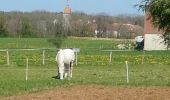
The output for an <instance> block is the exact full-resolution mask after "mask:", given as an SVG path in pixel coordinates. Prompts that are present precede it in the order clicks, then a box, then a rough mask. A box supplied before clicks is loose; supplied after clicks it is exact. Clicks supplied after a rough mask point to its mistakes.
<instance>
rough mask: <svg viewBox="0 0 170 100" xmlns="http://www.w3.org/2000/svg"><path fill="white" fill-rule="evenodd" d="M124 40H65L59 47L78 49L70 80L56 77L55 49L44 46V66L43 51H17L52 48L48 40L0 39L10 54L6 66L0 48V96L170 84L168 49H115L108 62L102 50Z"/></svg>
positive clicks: (2, 47) (4, 54)
mask: <svg viewBox="0 0 170 100" xmlns="http://www.w3.org/2000/svg"><path fill="white" fill-rule="evenodd" d="M125 42H126V41H120V40H119V41H117V40H92V39H86V38H68V39H66V40H65V41H63V44H62V48H80V52H79V53H78V59H77V60H78V63H77V64H78V65H77V66H75V67H74V70H73V78H72V79H71V80H70V81H68V80H63V81H60V80H58V79H55V76H56V62H55V55H56V50H55V49H46V51H45V65H43V64H42V52H43V51H42V50H36V51H19V50H17V49H20V48H55V47H54V46H53V45H52V44H51V43H49V42H48V39H46V38H0V49H9V55H10V58H9V61H10V64H9V65H7V61H6V59H7V55H6V52H5V51H0V71H1V73H0V97H1V96H10V95H16V94H22V93H26V92H36V91H41V90H44V89H52V88H59V87H68V86H73V85H107V86H115V87H170V77H169V76H170V51H150V52H149V51H145V52H142V51H126V52H124V51H116V52H113V53H112V60H111V61H112V62H111V63H109V59H110V56H109V55H110V52H104V51H102V50H113V49H117V48H116V45H117V44H119V43H125ZM127 43H131V42H130V41H127ZM132 44H133V43H132ZM11 49H12V50H11ZM143 54H144V56H143ZM26 58H28V59H29V70H28V80H27V81H26V80H25V67H26ZM143 58H144V59H143ZM142 60H143V64H141V63H142ZM125 61H128V65H129V83H128V84H127V83H126V69H125Z"/></svg>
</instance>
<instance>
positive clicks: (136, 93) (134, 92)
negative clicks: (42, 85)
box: [2, 86, 170, 100]
mask: <svg viewBox="0 0 170 100" xmlns="http://www.w3.org/2000/svg"><path fill="white" fill-rule="evenodd" d="M2 100H170V88H116V87H103V86H73V87H69V88H60V89H55V90H47V91H42V92H38V93H30V94H25V95H20V96H12V97H6V98H3V99H2Z"/></svg>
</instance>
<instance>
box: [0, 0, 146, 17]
mask: <svg viewBox="0 0 170 100" xmlns="http://www.w3.org/2000/svg"><path fill="white" fill-rule="evenodd" d="M140 1H142V0H69V5H70V7H71V8H72V11H82V12H85V13H88V14H97V13H101V12H102V13H103V12H104V13H107V14H109V15H118V14H140V15H142V14H143V12H142V11H138V10H137V8H135V7H134V6H133V5H135V4H137V3H139V2H140ZM0 2H1V3H0V11H35V10H47V11H51V12H62V11H63V9H64V7H65V6H66V5H67V0H0Z"/></svg>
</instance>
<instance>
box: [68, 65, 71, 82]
mask: <svg viewBox="0 0 170 100" xmlns="http://www.w3.org/2000/svg"><path fill="white" fill-rule="evenodd" d="M70 70H71V69H70V63H69V64H68V80H70V74H71V73H70Z"/></svg>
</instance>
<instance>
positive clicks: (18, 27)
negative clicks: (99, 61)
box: [0, 11, 144, 38]
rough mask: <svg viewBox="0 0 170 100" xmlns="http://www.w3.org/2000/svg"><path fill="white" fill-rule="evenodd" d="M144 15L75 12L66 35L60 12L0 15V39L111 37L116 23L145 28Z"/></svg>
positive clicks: (4, 13) (6, 13) (18, 12)
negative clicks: (110, 33)
mask: <svg viewBox="0 0 170 100" xmlns="http://www.w3.org/2000/svg"><path fill="white" fill-rule="evenodd" d="M143 20H144V16H142V15H123V14H122V15H117V16H109V15H107V14H105V13H100V14H96V15H89V14H86V13H83V12H73V13H72V14H71V15H70V20H69V24H70V28H69V29H68V30H67V31H65V28H64V27H63V26H64V25H63V23H64V18H63V13H61V12H59V13H58V12H48V11H33V12H20V11H11V12H3V11H0V37H43V38H46V37H55V36H59V35H58V34H64V35H66V36H77V37H94V36H95V35H96V33H95V31H96V30H97V31H98V34H97V35H96V37H108V35H107V34H108V33H109V32H111V31H113V30H112V26H113V24H114V23H118V24H132V25H138V26H140V27H143V25H144V21H143Z"/></svg>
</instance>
